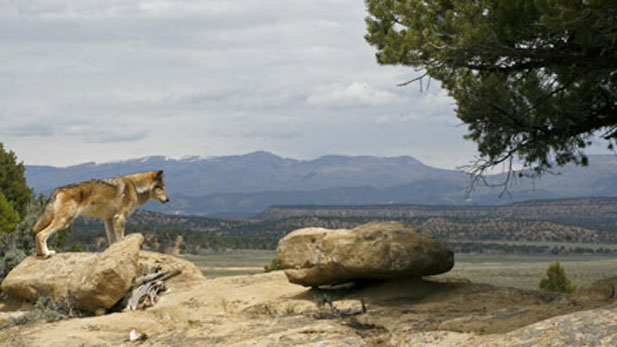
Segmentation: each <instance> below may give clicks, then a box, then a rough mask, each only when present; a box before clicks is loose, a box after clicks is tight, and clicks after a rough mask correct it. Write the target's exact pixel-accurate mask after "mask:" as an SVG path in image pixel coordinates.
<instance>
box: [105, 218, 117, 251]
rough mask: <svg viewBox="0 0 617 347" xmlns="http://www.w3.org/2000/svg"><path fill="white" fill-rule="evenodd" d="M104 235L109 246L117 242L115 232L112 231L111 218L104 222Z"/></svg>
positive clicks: (112, 221)
mask: <svg viewBox="0 0 617 347" xmlns="http://www.w3.org/2000/svg"><path fill="white" fill-rule="evenodd" d="M105 233H106V234H107V241H109V245H110V246H111V245H112V244H114V243H116V242H117V241H118V240H117V239H116V232H115V231H114V220H113V218H109V219H106V220H105Z"/></svg>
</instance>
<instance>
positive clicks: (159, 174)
mask: <svg viewBox="0 0 617 347" xmlns="http://www.w3.org/2000/svg"><path fill="white" fill-rule="evenodd" d="M163 177H165V174H163V170H159V171H157V172H156V176H154V179H155V180H157V181H160V180H162V179H163Z"/></svg>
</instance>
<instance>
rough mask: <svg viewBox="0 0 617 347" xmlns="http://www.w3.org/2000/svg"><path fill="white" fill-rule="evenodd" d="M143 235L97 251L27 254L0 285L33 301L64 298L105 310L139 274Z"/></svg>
mask: <svg viewBox="0 0 617 347" xmlns="http://www.w3.org/2000/svg"><path fill="white" fill-rule="evenodd" d="M143 240H144V238H143V236H142V235H140V234H130V235H128V236H127V237H125V238H124V239H123V240H122V241H121V242H118V243H115V244H113V245H112V246H111V247H109V248H108V249H106V250H105V251H103V252H101V253H58V254H55V255H54V256H52V257H51V258H47V259H43V258H37V257H35V256H29V257H27V258H26V259H24V260H23V261H22V262H21V263H20V264H19V265H17V266H16V267H15V268H14V269H13V270H11V272H9V274H8V275H7V276H6V278H5V279H4V281H2V284H1V286H0V288H1V289H2V292H3V293H5V294H7V295H8V296H9V297H11V298H14V299H18V300H25V301H30V302H36V301H37V300H38V298H40V297H43V296H44V297H48V298H50V299H52V300H54V301H55V302H57V303H63V302H65V301H67V300H69V301H71V304H73V305H75V307H77V308H79V309H81V310H84V311H89V312H96V311H97V310H99V309H104V310H107V309H109V308H111V307H112V306H113V305H114V304H115V303H116V302H118V301H119V300H120V299H122V298H123V297H124V295H125V294H126V293H127V292H128V290H129V288H130V287H131V285H132V283H133V281H134V280H135V278H136V277H137V276H138V274H139V269H140V268H139V264H138V261H139V250H140V248H141V245H142V243H143Z"/></svg>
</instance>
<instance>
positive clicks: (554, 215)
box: [257, 197, 617, 226]
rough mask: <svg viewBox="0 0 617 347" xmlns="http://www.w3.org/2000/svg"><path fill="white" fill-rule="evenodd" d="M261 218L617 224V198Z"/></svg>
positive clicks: (300, 210) (330, 210)
mask: <svg viewBox="0 0 617 347" xmlns="http://www.w3.org/2000/svg"><path fill="white" fill-rule="evenodd" d="M257 217H258V218H260V219H285V218H295V217H336V218H340V217H345V218H350V217H362V218H392V219H401V218H415V217H448V218H487V217H490V218H509V219H524V220H550V221H558V222H567V223H573V222H574V223H580V222H586V221H593V222H594V223H598V222H599V221H602V223H606V224H609V225H615V226H617V197H616V198H602V197H599V198H589V197H588V198H569V199H555V200H546V199H543V200H531V201H520V202H514V203H510V204H506V205H493V206H491V205H475V206H443V205H442V206H430V205H403V204H399V205H367V206H317V205H304V206H271V207H269V208H267V209H266V210H265V211H264V212H263V213H261V214H259V215H257Z"/></svg>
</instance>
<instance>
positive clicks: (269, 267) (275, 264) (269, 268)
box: [264, 257, 283, 272]
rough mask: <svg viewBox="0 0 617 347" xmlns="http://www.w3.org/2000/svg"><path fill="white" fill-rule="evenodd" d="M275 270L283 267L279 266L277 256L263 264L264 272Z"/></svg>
mask: <svg viewBox="0 0 617 347" xmlns="http://www.w3.org/2000/svg"><path fill="white" fill-rule="evenodd" d="M276 270H283V267H282V266H281V263H280V262H279V258H278V257H274V259H272V261H271V262H270V264H268V265H264V272H270V271H276Z"/></svg>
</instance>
